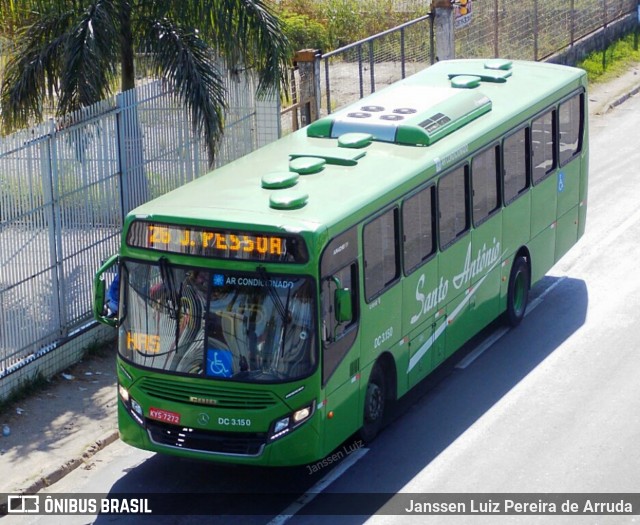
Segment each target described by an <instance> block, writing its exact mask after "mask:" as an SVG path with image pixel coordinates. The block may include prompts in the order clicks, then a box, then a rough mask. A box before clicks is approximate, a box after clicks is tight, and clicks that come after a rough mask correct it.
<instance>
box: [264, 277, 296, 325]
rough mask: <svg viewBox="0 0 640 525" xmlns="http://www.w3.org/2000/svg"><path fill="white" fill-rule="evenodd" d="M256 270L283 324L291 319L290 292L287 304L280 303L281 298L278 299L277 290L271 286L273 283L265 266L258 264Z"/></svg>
mask: <svg viewBox="0 0 640 525" xmlns="http://www.w3.org/2000/svg"><path fill="white" fill-rule="evenodd" d="M257 270H258V275H259V276H260V279H262V280H263V281H264V285H265V287H266V288H267V292H268V293H269V297H271V300H272V301H273V304H275V305H276V310H278V313H279V314H280V317H282V321H283V322H284V324H285V325H286V324H288V323H289V321H290V320H291V315H290V314H289V295H290V293H288V294H287V304H286V305H284V304H282V299H280V296H279V295H278V292H276V289H275V287H274V286H273V284H271V278H270V277H269V274H267V270H266V268H265V267H264V266H258V268H257ZM289 292H291V290H289Z"/></svg>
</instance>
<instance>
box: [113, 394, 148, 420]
mask: <svg viewBox="0 0 640 525" xmlns="http://www.w3.org/2000/svg"><path fill="white" fill-rule="evenodd" d="M118 394H120V399H121V400H122V404H123V405H124V406H125V408H126V409H127V412H129V414H130V415H131V417H132V418H133V419H135V420H136V422H137V423H138V424H140V425H144V410H142V406H140V403H138V402H137V401H136V400H135V399H133V398H132V397H131V396H130V395H129V391H128V390H127V389H126V388H125V387H124V386H122V385H121V384H118Z"/></svg>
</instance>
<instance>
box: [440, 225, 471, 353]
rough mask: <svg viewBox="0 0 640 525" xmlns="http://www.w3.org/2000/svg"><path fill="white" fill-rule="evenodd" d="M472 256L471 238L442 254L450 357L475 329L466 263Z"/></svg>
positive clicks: (459, 241) (457, 243) (447, 346)
mask: <svg viewBox="0 0 640 525" xmlns="http://www.w3.org/2000/svg"><path fill="white" fill-rule="evenodd" d="M470 255H471V235H470V234H467V235H465V236H464V237H463V238H461V239H459V240H458V241H457V242H456V243H455V244H453V245H451V246H449V247H448V248H447V249H446V250H445V251H443V252H441V253H440V257H439V259H440V260H439V265H438V268H439V270H440V277H441V278H442V279H444V282H446V283H448V288H449V289H448V293H447V306H446V312H447V321H446V322H447V330H446V332H447V333H446V338H445V344H446V347H445V356H446V357H449V356H450V355H451V354H453V352H455V351H456V350H457V349H458V348H460V346H462V344H463V343H464V342H465V341H466V340H467V332H469V330H472V329H473V318H472V316H470V315H468V313H469V299H470V297H468V296H467V290H468V289H469V287H470V286H471V282H470V280H469V279H467V276H466V274H465V261H467V259H468V257H470Z"/></svg>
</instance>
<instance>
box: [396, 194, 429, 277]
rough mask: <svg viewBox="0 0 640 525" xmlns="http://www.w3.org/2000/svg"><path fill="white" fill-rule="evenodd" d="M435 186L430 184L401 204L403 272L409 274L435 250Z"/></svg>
mask: <svg viewBox="0 0 640 525" xmlns="http://www.w3.org/2000/svg"><path fill="white" fill-rule="evenodd" d="M435 211H436V188H435V186H434V185H431V186H429V187H427V188H424V189H423V190H420V191H419V192H418V193H416V194H414V195H412V196H411V197H409V198H407V199H406V200H405V201H404V203H403V204H402V233H403V239H404V243H403V250H404V273H405V274H406V275H409V273H411V272H412V271H414V270H415V269H417V268H418V267H419V266H420V265H421V264H422V263H423V262H424V261H426V260H427V259H429V258H430V257H431V256H432V255H433V254H434V253H435V251H436V216H435Z"/></svg>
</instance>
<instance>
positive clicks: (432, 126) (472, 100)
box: [307, 86, 491, 146]
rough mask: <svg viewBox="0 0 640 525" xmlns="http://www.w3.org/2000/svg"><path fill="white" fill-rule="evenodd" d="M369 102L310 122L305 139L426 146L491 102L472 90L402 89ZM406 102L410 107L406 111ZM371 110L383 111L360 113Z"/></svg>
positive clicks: (386, 91) (418, 87)
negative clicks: (364, 138) (364, 137)
mask: <svg viewBox="0 0 640 525" xmlns="http://www.w3.org/2000/svg"><path fill="white" fill-rule="evenodd" d="M370 98H371V99H372V102H375V104H368V105H366V106H357V107H354V106H352V107H350V108H346V109H344V110H342V111H338V112H336V113H334V114H332V115H329V116H328V117H325V118H323V119H320V120H317V121H315V122H313V123H312V124H311V125H309V126H307V135H308V136H309V137H319V138H322V137H325V138H326V137H331V138H337V137H341V136H344V135H345V134H352V133H358V134H368V135H371V136H372V137H373V139H374V140H379V141H383V142H393V143H396V144H407V145H420V146H428V145H431V144H433V143H434V142H436V141H438V140H440V139H441V138H442V137H445V136H446V135H448V134H450V133H452V132H454V131H455V130H456V129H459V128H461V127H462V126H464V125H466V124H468V123H469V122H471V121H472V120H474V119H476V118H478V117H479V116H481V115H484V114H485V113H487V112H489V111H491V100H489V98H488V97H487V96H486V95H483V94H482V93H480V92H478V91H475V90H474V91H471V90H460V89H453V88H442V87H421V86H403V87H402V88H399V89H396V90H395V91H388V90H385V91H381V92H379V93H375V94H373V95H371V97H370ZM407 101H412V106H413V107H407ZM373 107H375V108H376V110H377V109H378V108H382V111H375V112H373V111H362V110H363V109H365V108H367V109H371V108H373Z"/></svg>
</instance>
